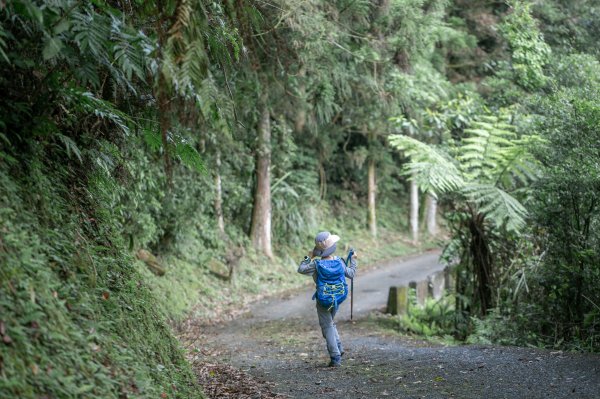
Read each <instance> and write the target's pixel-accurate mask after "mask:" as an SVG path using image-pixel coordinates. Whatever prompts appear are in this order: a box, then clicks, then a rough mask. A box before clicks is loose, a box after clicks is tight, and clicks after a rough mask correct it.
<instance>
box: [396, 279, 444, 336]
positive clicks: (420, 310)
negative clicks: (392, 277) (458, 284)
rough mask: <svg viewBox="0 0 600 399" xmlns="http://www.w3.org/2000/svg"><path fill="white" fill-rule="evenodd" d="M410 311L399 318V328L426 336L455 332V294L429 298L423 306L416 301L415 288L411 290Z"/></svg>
mask: <svg viewBox="0 0 600 399" xmlns="http://www.w3.org/2000/svg"><path fill="white" fill-rule="evenodd" d="M409 300H410V304H409V310H408V313H407V314H405V315H402V316H399V318H398V321H397V323H398V330H399V331H402V332H405V333H410V334H417V335H424V336H426V337H432V336H438V337H444V336H450V335H452V334H453V333H454V317H455V315H454V314H455V312H454V302H455V299H454V296H453V295H449V294H445V295H444V296H443V297H442V298H440V299H438V300H436V299H433V298H427V299H426V301H425V304H424V305H423V306H419V305H418V304H417V302H416V293H415V290H414V289H411V290H410V296H409Z"/></svg>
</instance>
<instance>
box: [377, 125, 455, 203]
mask: <svg viewBox="0 0 600 399" xmlns="http://www.w3.org/2000/svg"><path fill="white" fill-rule="evenodd" d="M389 141H390V144H391V145H392V146H393V147H394V148H396V149H397V150H400V151H403V152H404V154H405V155H406V156H407V157H409V158H410V160H411V162H409V163H408V164H407V166H406V169H405V171H404V173H405V174H406V175H409V176H414V177H415V178H416V179H417V184H419V186H420V187H421V189H422V190H423V191H425V192H430V193H431V194H432V195H435V196H437V195H438V194H441V193H448V192H453V191H457V190H459V189H460V188H461V187H463V186H464V185H465V182H464V180H463V177H462V174H461V172H460V170H459V169H458V167H457V163H456V161H454V160H452V159H451V158H450V157H449V156H448V154H446V153H444V152H443V151H440V150H438V149H437V148H435V147H433V146H431V145H427V144H425V143H422V142H420V141H418V140H416V139H413V138H412V137H408V136H402V135H392V136H390V138H389Z"/></svg>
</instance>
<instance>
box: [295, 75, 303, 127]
mask: <svg viewBox="0 0 600 399" xmlns="http://www.w3.org/2000/svg"><path fill="white" fill-rule="evenodd" d="M305 76H306V68H305V67H304V65H302V66H301V67H300V70H299V71H298V80H299V84H298V96H299V97H300V101H299V104H298V108H297V109H296V117H295V120H294V131H295V132H296V133H297V134H301V133H302V132H303V131H304V126H305V125H306V98H305V96H306V84H305V82H304V78H305Z"/></svg>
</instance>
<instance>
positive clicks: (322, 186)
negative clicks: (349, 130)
mask: <svg viewBox="0 0 600 399" xmlns="http://www.w3.org/2000/svg"><path fill="white" fill-rule="evenodd" d="M325 195H327V174H326V173H325V166H323V159H322V156H321V155H319V198H321V199H322V200H323V199H325Z"/></svg>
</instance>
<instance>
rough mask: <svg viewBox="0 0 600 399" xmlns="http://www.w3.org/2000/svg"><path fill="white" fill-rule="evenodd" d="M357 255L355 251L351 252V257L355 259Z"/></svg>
mask: <svg viewBox="0 0 600 399" xmlns="http://www.w3.org/2000/svg"><path fill="white" fill-rule="evenodd" d="M357 258H358V255H356V251H355V252H353V253H352V259H357Z"/></svg>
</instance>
